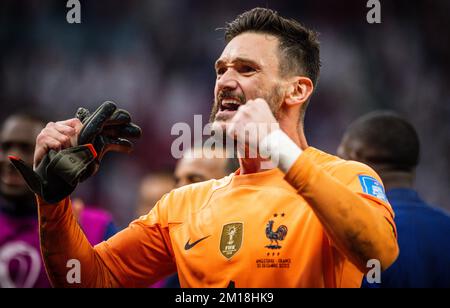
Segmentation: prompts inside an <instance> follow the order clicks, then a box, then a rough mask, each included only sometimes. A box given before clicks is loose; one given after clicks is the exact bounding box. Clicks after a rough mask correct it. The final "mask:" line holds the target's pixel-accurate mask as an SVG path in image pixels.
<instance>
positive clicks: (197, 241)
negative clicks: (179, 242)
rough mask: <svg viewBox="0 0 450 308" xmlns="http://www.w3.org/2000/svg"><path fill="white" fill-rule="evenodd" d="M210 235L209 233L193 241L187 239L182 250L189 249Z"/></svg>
mask: <svg viewBox="0 0 450 308" xmlns="http://www.w3.org/2000/svg"><path fill="white" fill-rule="evenodd" d="M210 236H211V235H208V236H205V237H202V238H201V239H199V240H196V241H195V242H193V243H189V241H190V240H191V239H188V241H187V242H186V245H184V250H189V249H191V248H192V247H194V246H195V245H197V244H198V243H200V242H201V241H203V240H205V239H207V238H208V237H210Z"/></svg>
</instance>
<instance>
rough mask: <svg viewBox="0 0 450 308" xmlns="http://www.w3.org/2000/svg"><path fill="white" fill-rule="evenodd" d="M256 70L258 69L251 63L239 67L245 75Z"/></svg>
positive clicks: (240, 71)
mask: <svg viewBox="0 0 450 308" xmlns="http://www.w3.org/2000/svg"><path fill="white" fill-rule="evenodd" d="M255 72H256V69H255V68H254V67H252V66H250V65H242V66H240V67H239V73H241V74H244V75H250V74H253V73H255Z"/></svg>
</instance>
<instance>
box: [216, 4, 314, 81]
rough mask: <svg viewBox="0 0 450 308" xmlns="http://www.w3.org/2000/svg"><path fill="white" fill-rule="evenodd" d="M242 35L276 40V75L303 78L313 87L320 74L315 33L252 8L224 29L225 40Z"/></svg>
mask: <svg viewBox="0 0 450 308" xmlns="http://www.w3.org/2000/svg"><path fill="white" fill-rule="evenodd" d="M244 32H255V33H266V34H271V35H273V36H275V37H277V38H278V39H279V41H280V44H279V49H280V54H281V55H282V57H280V73H281V74H282V75H283V76H286V75H302V74H304V75H306V76H307V77H308V78H310V79H311V80H312V82H313V84H314V85H315V84H316V82H317V79H318V77H319V72H320V46H319V42H318V40H317V33H316V32H314V31H313V30H310V29H308V28H306V27H304V26H303V25H302V24H300V23H299V22H297V21H295V20H293V19H286V18H284V17H281V16H280V15H278V13H277V12H276V11H273V10H270V9H265V8H254V9H252V10H250V11H246V12H244V13H242V14H241V15H239V16H238V17H237V18H236V19H235V20H233V21H232V22H230V23H227V25H226V26H225V41H226V42H227V43H228V42H230V41H231V40H232V39H233V38H234V37H236V36H238V35H239V34H242V33H244Z"/></svg>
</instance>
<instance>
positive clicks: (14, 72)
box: [0, 0, 450, 227]
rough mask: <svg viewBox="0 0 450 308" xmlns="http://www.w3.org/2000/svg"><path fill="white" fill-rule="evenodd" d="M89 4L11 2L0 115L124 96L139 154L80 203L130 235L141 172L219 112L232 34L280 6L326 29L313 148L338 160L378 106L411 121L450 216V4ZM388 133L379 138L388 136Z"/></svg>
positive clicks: (164, 162) (313, 109) (427, 178)
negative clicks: (186, 128)
mask: <svg viewBox="0 0 450 308" xmlns="http://www.w3.org/2000/svg"><path fill="white" fill-rule="evenodd" d="M279 2H281V1H256V0H250V1H245V2H242V1H237V0H232V1H205V0H195V1H193V0H190V1H143V0H131V1H118V0H111V1H107V2H104V1H89V2H88V1H81V24H68V23H67V21H66V13H67V11H68V9H67V8H66V6H65V4H66V3H65V1H56V0H54V1H45V2H43V1H33V0H30V1H27V2H23V1H13V0H5V1H2V2H1V3H0V46H1V49H0V101H1V107H2V108H0V118H1V119H2V120H3V119H5V118H6V117H7V116H8V115H10V114H12V113H14V112H17V111H22V110H34V111H38V112H40V113H41V114H42V113H43V114H45V115H46V116H47V117H48V118H49V119H52V120H59V119H65V118H69V117H72V116H73V115H74V113H75V112H76V110H77V108H78V107H80V106H83V107H86V108H89V109H95V108H96V107H97V106H98V105H99V104H100V103H101V102H103V101H105V100H113V101H115V102H116V103H117V104H118V105H119V106H120V107H123V108H125V109H127V110H129V111H130V112H131V114H132V116H133V121H134V122H136V123H137V124H138V125H140V126H141V127H142V129H143V137H142V139H141V140H140V141H139V142H138V143H137V145H136V148H135V152H134V153H133V154H132V156H125V157H119V156H114V155H111V157H108V158H106V161H105V165H107V166H105V167H104V168H102V170H101V172H100V173H99V174H98V175H97V176H96V177H94V178H93V179H90V180H88V181H87V182H86V183H85V184H84V185H81V187H80V188H81V189H79V190H78V192H77V196H78V197H81V198H82V199H84V200H89V203H92V204H98V205H101V206H102V207H104V208H106V209H108V210H110V211H111V212H112V214H113V217H114V220H115V221H116V223H117V225H118V226H119V227H124V226H126V225H127V224H128V222H129V221H130V220H131V219H133V218H135V215H136V214H135V212H136V209H135V206H136V204H138V198H137V193H136V192H137V191H138V186H139V183H140V180H141V178H143V177H144V176H145V175H146V174H149V173H161V172H162V173H164V172H166V173H167V172H168V173H171V172H173V170H174V166H175V159H173V158H172V157H171V154H170V146H171V143H172V141H173V140H174V139H175V138H176V136H171V134H170V130H171V127H172V126H173V125H174V124H175V123H177V122H186V123H188V124H191V123H192V122H193V115H194V114H201V115H203V118H204V122H205V123H206V119H208V117H209V112H210V107H211V103H212V100H213V87H214V80H215V73H214V69H213V67H214V61H215V60H216V58H217V57H218V56H219V54H220V51H221V48H222V47H223V45H224V41H223V33H222V31H221V30H220V29H218V28H220V27H223V26H224V24H225V22H227V21H230V20H232V19H233V18H234V16H235V15H236V14H238V13H240V12H242V11H243V10H245V9H249V8H252V7H255V6H263V7H266V6H268V7H270V8H272V9H275V10H278V11H280V13H282V14H284V15H287V16H290V17H292V18H295V19H298V20H301V21H302V22H303V23H305V24H306V25H308V26H309V27H312V28H314V29H315V30H317V31H318V32H319V33H320V40H321V44H322V45H321V53H322V72H321V77H320V82H319V84H318V87H317V90H316V94H315V95H314V97H313V99H312V102H311V104H310V107H309V110H308V112H307V116H306V124H305V126H306V136H307V137H308V140H309V143H310V144H311V145H313V146H315V147H317V148H320V149H323V150H325V151H328V152H330V153H336V149H337V146H338V144H339V140H340V138H341V136H342V134H343V132H344V129H345V128H346V127H347V125H348V124H349V123H350V122H351V121H352V120H354V119H355V118H357V117H358V116H360V115H362V114H364V113H367V112H368V111H371V110H375V109H380V108H383V109H391V110H395V111H397V112H398V113H400V114H402V115H403V116H404V117H405V118H407V119H408V120H409V121H410V122H411V123H412V124H413V125H414V126H415V128H416V129H417V131H418V133H419V137H420V140H421V143H422V147H421V149H422V151H421V157H422V159H421V164H420V166H419V168H418V170H417V184H416V186H417V188H418V191H419V192H420V193H421V194H422V195H423V196H424V198H425V199H426V200H428V201H429V202H430V203H432V204H436V205H439V206H441V207H444V208H447V209H450V204H449V203H448V200H449V198H450V190H449V189H448V188H449V187H450V137H449V136H450V134H449V133H450V121H449V120H450V88H449V87H448V84H449V83H450V65H449V64H450V63H449V62H450V60H449V57H448V54H450V50H449V49H450V44H448V39H447V38H448V34H449V32H450V24H449V23H450V21H449V19H448V18H447V17H448V16H447V12H449V11H450V2H448V1H445V0H438V1H432V2H431V1H415V2H414V4H412V3H411V2H410V1H400V0H399V1H381V2H382V23H381V24H376V25H370V24H368V23H367V22H366V14H367V11H368V9H367V8H366V2H365V1H356V0H352V1H346V2H345V4H343V3H342V2H337V1H331V0H326V1H283V3H279ZM382 133H383V132H380V134H382Z"/></svg>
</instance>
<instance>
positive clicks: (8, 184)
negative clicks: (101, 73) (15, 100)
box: [0, 114, 50, 288]
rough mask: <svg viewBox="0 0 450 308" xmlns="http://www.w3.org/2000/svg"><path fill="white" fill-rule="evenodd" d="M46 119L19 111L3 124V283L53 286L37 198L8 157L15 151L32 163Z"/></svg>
mask: <svg viewBox="0 0 450 308" xmlns="http://www.w3.org/2000/svg"><path fill="white" fill-rule="evenodd" d="M45 123H46V120H45V119H42V118H39V117H37V116H35V115H31V114H15V115H11V116H9V117H8V118H7V119H6V120H5V121H4V123H3V124H2V125H1V130H0V145H1V149H0V287H4V288H14V287H18V288H21V287H24V288H35V287H37V288H45V287H50V282H49V280H48V278H47V275H46V273H45V268H44V263H43V262H42V258H41V252H40V246H39V224H38V215H37V205H36V199H35V196H34V194H33V193H32V192H31V191H30V190H29V189H28V187H27V184H26V183H25V181H24V180H23V178H22V177H21V176H20V174H19V173H18V172H17V171H16V169H15V168H14V167H13V165H11V163H10V162H9V160H8V155H14V156H19V157H21V158H22V159H23V160H24V161H26V162H28V163H30V164H31V163H32V162H33V154H34V147H35V143H36V137H37V135H38V134H39V132H40V131H41V130H42V129H43V128H44V126H45Z"/></svg>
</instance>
